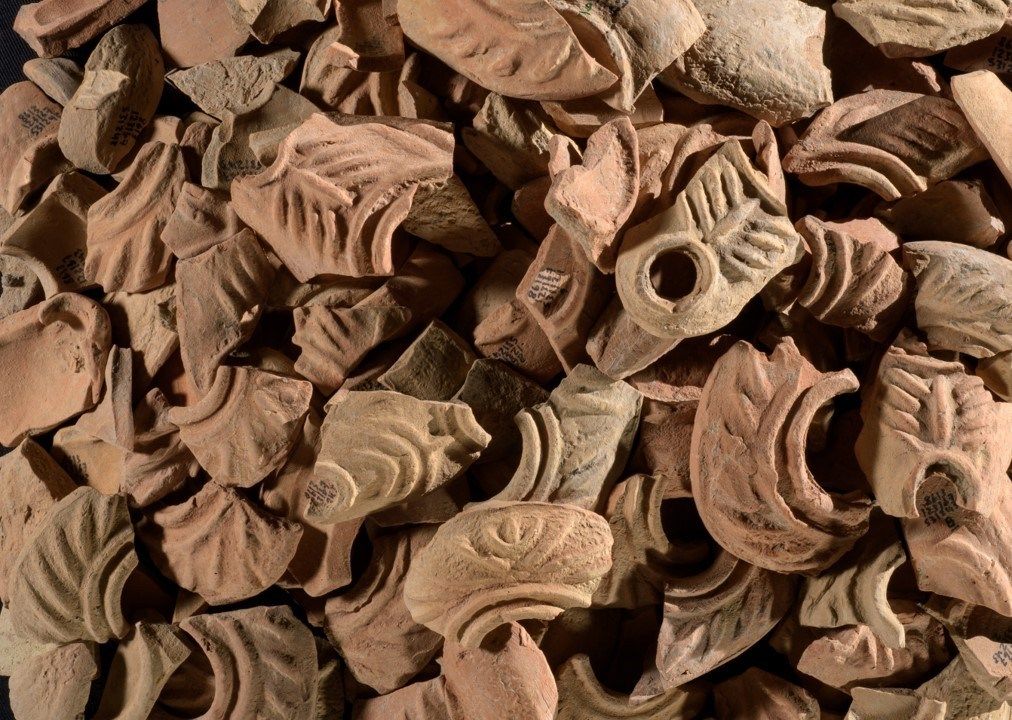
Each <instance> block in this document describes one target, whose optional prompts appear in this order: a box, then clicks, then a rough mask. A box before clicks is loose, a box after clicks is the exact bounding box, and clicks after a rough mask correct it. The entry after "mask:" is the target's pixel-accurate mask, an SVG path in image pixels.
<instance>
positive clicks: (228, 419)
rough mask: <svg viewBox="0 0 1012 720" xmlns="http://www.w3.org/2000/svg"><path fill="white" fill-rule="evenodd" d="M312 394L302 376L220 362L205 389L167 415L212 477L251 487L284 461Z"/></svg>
mask: <svg viewBox="0 0 1012 720" xmlns="http://www.w3.org/2000/svg"><path fill="white" fill-rule="evenodd" d="M312 394H313V388H312V386H311V385H310V384H309V383H307V382H305V381H304V380H296V379H294V378H288V377H282V376H280V375H275V374H273V373H269V372H264V371H262V370H256V369H254V368H248V367H229V366H224V365H222V366H220V367H219V368H218V370H217V372H216V373H215V376H214V384H213V385H211V387H210V389H209V390H208V392H207V394H206V395H205V396H204V397H202V398H201V399H200V400H199V402H197V403H196V404H195V405H190V406H188V407H176V408H173V409H172V410H171V411H170V412H169V415H168V419H169V422H171V423H173V424H174V425H176V426H178V427H179V434H180V437H181V438H182V440H183V443H184V444H185V445H186V446H187V447H188V448H189V449H190V451H191V452H192V453H193V454H194V456H195V457H196V458H197V460H198V461H199V462H200V465H201V467H203V468H204V469H205V470H207V472H208V473H210V475H211V477H212V478H213V479H214V480H216V481H217V482H218V483H220V484H221V485H225V486H239V487H252V486H253V485H256V484H257V483H258V482H260V481H261V480H263V479H264V478H265V477H267V476H268V475H269V474H271V473H272V472H274V471H275V470H277V469H278V468H280V467H281V466H282V465H283V464H284V462H285V458H287V457H288V453H289V452H290V451H291V449H292V447H293V446H294V445H295V442H296V440H297V439H298V437H299V433H301V432H302V421H303V420H304V419H305V417H306V413H307V412H308V411H309V401H310V399H311V396H312Z"/></svg>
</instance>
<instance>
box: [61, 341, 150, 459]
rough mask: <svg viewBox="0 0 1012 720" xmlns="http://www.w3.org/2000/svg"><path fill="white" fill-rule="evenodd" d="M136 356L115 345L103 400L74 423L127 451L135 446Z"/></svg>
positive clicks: (110, 359) (105, 377)
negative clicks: (134, 371) (134, 367)
mask: <svg viewBox="0 0 1012 720" xmlns="http://www.w3.org/2000/svg"><path fill="white" fill-rule="evenodd" d="M132 356H133V353H132V352H131V351H130V350H129V349H128V348H120V347H116V346H115V345H114V346H113V347H112V348H111V349H110V350H109V357H108V359H107V360H106V365H105V375H104V379H105V383H104V384H105V391H104V392H103V394H102V400H101V401H100V402H99V403H98V405H96V406H95V407H94V408H92V409H91V410H89V411H88V412H86V413H84V414H83V415H81V417H79V418H78V419H77V422H76V423H74V427H75V429H76V430H78V431H80V432H84V433H87V434H88V435H91V436H92V437H95V438H98V439H99V440H101V441H103V442H105V443H108V444H109V445H115V446H116V447H119V448H122V449H123V450H130V449H132V448H133V446H134V439H135V433H134V409H133V391H134V380H133V365H134V363H133V357H132Z"/></svg>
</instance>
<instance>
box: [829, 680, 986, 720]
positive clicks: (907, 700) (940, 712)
mask: <svg viewBox="0 0 1012 720" xmlns="http://www.w3.org/2000/svg"><path fill="white" fill-rule="evenodd" d="M850 694H851V695H852V696H853V697H854V702H852V703H851V705H850V709H849V710H848V711H847V715H846V717H845V718H844V720H945V719H946V718H947V717H949V716H948V715H946V713H945V701H944V700H932V699H930V698H925V697H921V696H920V695H918V694H917V693H916V692H915V691H913V690H904V689H902V688H888V689H884V690H880V689H877V688H861V687H857V688H854V689H853V690H851V692H850ZM953 717H969V716H967V715H960V716H955V715H954V716H953Z"/></svg>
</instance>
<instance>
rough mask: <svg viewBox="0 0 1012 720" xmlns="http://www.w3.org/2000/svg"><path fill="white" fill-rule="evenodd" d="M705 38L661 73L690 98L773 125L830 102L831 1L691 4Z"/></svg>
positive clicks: (696, 1)
mask: <svg viewBox="0 0 1012 720" xmlns="http://www.w3.org/2000/svg"><path fill="white" fill-rule="evenodd" d="M693 2H694V4H695V6H696V7H697V8H699V12H700V14H701V15H702V17H703V23H704V24H705V25H706V28H707V30H706V33H704V34H703V36H702V37H701V38H700V39H699V40H697V41H696V42H695V44H693V46H692V47H691V48H689V50H688V51H687V52H686V53H685V54H684V55H682V56H681V57H679V58H678V59H677V60H675V62H674V63H673V64H672V65H671V67H669V68H668V69H667V70H666V71H664V73H662V75H661V79H662V80H663V81H664V82H666V83H669V84H671V85H672V86H674V87H675V88H676V89H677V90H678V91H680V92H682V93H684V94H686V95H688V96H689V97H691V98H692V99H693V100H696V101H697V102H703V103H719V104H721V105H730V106H731V107H733V108H737V109H739V110H743V111H744V112H747V113H748V114H749V115H753V116H755V117H757V118H760V119H762V120H766V121H767V122H769V123H770V125H773V126H774V127H780V126H781V125H786V124H788V123H792V122H795V121H796V120H800V119H801V118H806V117H808V116H810V115H811V114H812V113H814V112H815V111H816V110H818V109H819V108H822V107H825V106H826V105H829V104H830V103H831V102H833V90H832V85H831V83H830V74H829V69H828V68H827V67H826V66H825V64H824V63H825V61H824V58H823V53H822V48H823V45H824V43H825V41H826V8H827V4H826V3H821V2H820V3H806V2H800V1H799V0H776V2H768V1H766V0H747V1H746V2H745V3H740V2H738V3H731V2H727V1H726V0H693Z"/></svg>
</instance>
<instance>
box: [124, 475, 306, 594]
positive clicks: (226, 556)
mask: <svg viewBox="0 0 1012 720" xmlns="http://www.w3.org/2000/svg"><path fill="white" fill-rule="evenodd" d="M138 534H139V536H140V540H141V542H142V543H143V544H144V546H145V547H146V548H147V550H148V553H149V555H150V557H151V560H152V562H154V564H155V566H156V567H157V568H158V570H159V571H160V572H161V573H162V574H163V575H165V577H167V578H169V579H170V580H172V581H173V582H174V583H176V584H177V585H179V586H180V587H183V588H185V589H187V590H190V591H192V592H195V593H197V594H198V595H200V596H201V597H202V598H204V600H206V601H207V602H208V603H209V604H211V605H226V604H228V603H232V602H236V601H238V600H244V599H245V598H248V597H253V596H254V595H256V594H258V593H260V592H263V591H264V590H266V589H267V588H268V587H270V586H271V585H273V584H274V583H275V582H277V581H278V579H279V578H280V577H281V576H282V575H283V574H284V572H285V569H286V568H287V567H288V562H289V561H290V560H291V559H292V556H293V555H294V554H295V548H296V547H297V546H298V544H299V538H300V537H301V535H302V528H301V526H299V525H298V524H297V523H293V522H289V521H288V520H284V519H282V518H278V517H275V516H273V515H270V514H268V513H266V512H264V511H262V510H260V509H259V508H258V507H257V506H256V505H255V504H253V503H251V502H249V501H248V500H246V499H245V498H243V497H242V496H241V495H239V494H238V493H237V492H236V491H235V490H234V489H233V488H225V487H221V486H220V485H218V484H217V483H215V482H207V483H206V484H205V485H204V487H202V488H201V489H200V491H199V492H198V493H197V494H196V495H194V496H193V497H190V498H188V499H187V500H185V501H183V502H181V503H179V504H178V505H168V506H164V507H160V508H158V509H156V510H154V511H153V512H151V513H150V514H148V515H147V516H146V517H145V519H144V521H143V522H142V523H141V524H140V525H139V526H138ZM240 547H241V548H246V550H245V551H243V552H242V553H237V552H235V548H240Z"/></svg>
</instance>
